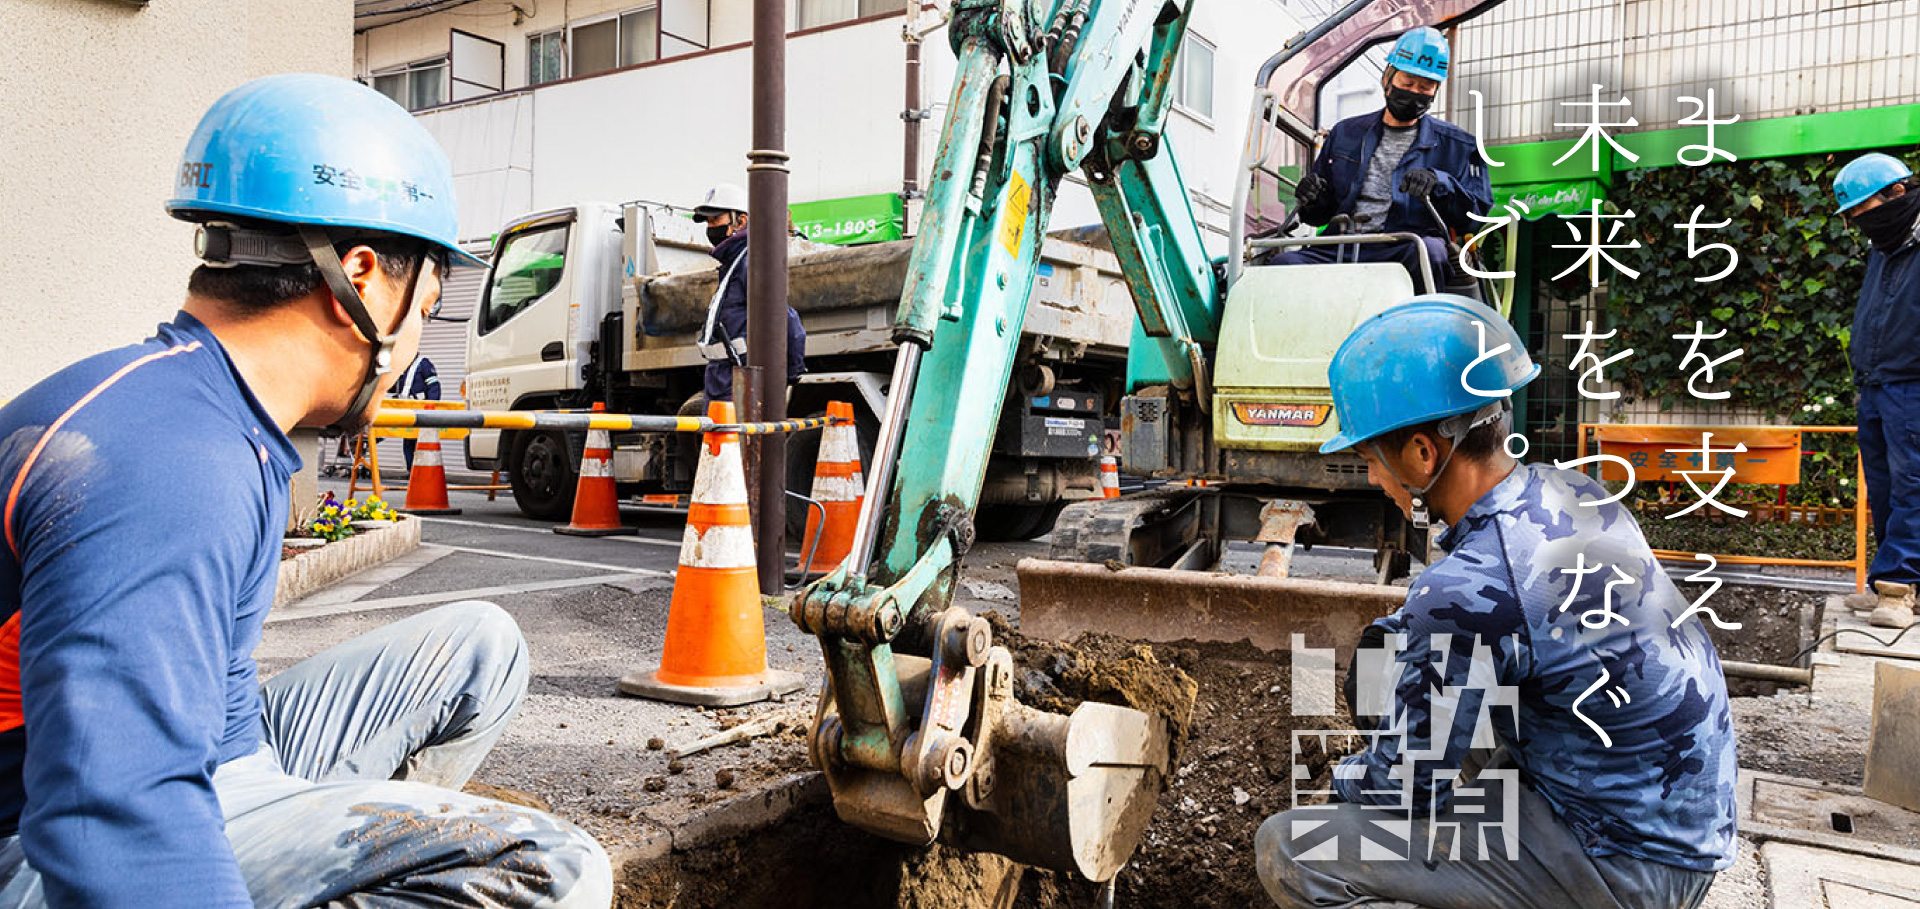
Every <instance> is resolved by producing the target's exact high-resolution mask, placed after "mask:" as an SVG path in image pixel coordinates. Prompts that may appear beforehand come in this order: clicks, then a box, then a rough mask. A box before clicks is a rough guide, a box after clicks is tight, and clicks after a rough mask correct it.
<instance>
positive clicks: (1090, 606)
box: [1018, 559, 1407, 667]
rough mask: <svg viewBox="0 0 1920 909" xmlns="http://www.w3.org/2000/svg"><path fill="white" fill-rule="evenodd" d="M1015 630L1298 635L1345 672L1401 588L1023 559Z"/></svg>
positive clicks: (1282, 642)
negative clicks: (1330, 654)
mask: <svg viewBox="0 0 1920 909" xmlns="http://www.w3.org/2000/svg"><path fill="white" fill-rule="evenodd" d="M1018 571H1019V576H1020V631H1021V632H1022V633H1023V634H1025V635H1027V636H1028V637H1033V638H1042V639H1046V640H1054V641H1070V640H1073V639H1074V638H1077V637H1079V636H1080V635H1082V634H1084V633H1086V632H1089V631H1098V632H1101V633H1103V634H1110V635H1114V636H1116V637H1122V638H1133V639H1138V640H1143V641H1169V642H1171V641H1217V642H1222V643H1232V642H1235V641H1243V640H1244V641H1250V642H1252V643H1253V645H1254V646H1256V647H1259V648H1261V649H1263V650H1272V651H1282V650H1287V649H1289V648H1291V647H1292V646H1293V636H1294V635H1296V634H1297V635H1301V636H1302V637H1303V643H1304V644H1305V645H1306V646H1307V647H1314V648H1332V649H1333V650H1334V651H1335V660H1336V662H1337V663H1338V665H1340V666H1341V667H1345V666H1346V665H1347V663H1348V661H1349V660H1351V659H1352V657H1353V645H1354V642H1355V641H1357V640H1359V638H1360V631H1361V629H1363V628H1365V627H1366V626H1367V624H1368V623H1370V622H1372V621H1373V620H1374V619H1377V618H1379V617H1380V616H1383V615H1386V614H1387V613H1390V612H1392V611H1393V610H1395V609H1398V608H1399V607H1400V604H1401V603H1402V602H1403V601H1404V600H1405V599H1406V596H1407V591H1406V589H1405V588H1403V587H1388V586H1381V585H1375V584H1352V583H1346V582H1341V581H1318V580H1303V579H1298V578H1272V577H1258V576H1248V575H1231V574H1221V573H1218V572H1210V571H1182V570H1175V569H1166V568H1137V567H1129V568H1110V567H1108V566H1107V565H1100V564H1087V563H1083V562H1061V561H1053V560H1048V559H1021V560H1020V564H1019V567H1018Z"/></svg>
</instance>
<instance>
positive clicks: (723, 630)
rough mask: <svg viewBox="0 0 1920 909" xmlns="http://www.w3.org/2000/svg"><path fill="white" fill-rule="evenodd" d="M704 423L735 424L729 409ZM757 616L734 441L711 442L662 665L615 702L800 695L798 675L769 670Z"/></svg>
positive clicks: (696, 483)
mask: <svg viewBox="0 0 1920 909" xmlns="http://www.w3.org/2000/svg"><path fill="white" fill-rule="evenodd" d="M707 418H708V419H710V420H712V421H713V422H715V423H719V424H727V423H732V422H733V421H734V417H733V403H732V402H730V401H715V402H713V403H712V404H710V405H708V407H707ZM760 610H761V607H760V581H759V572H758V571H757V570H756V569H755V567H754V553H753V525H752V522H751V521H750V520H749V519H748V515H747V480H746V470H745V468H744V466H743V465H742V464H741V461H740V436H739V435H738V434H736V433H731V432H710V433H707V435H706V438H705V440H704V444H702V445H701V447H700V469H699V472H698V473H696V474H695V475H694V480H693V503H692V504H691V505H689V506H688V507H687V529H686V533H685V536H683V537H682V538H681V544H680V570H679V572H678V573H677V575H676V576H675V578H674V582H673V602H672V605H671V606H670V607H669V609H668V612H667V638H666V645H665V649H664V651H663V652H662V654H661V657H660V665H659V667H658V668H654V669H641V670H638V671H635V672H631V673H628V674H627V675H626V676H625V677H623V678H621V679H620V692H621V693H622V694H631V695H634V696H636V697H643V698H653V699H655V700H660V701H672V702H674V703H676V704H699V705H702V706H707V707H731V706H734V705H736V704H748V703H752V702H754V701H764V700H766V699H768V698H771V697H776V696H779V695H782V694H787V693H789V692H794V691H798V690H800V686H801V684H802V680H801V677H800V674H799V673H797V672H782V671H780V670H777V669H768V668H767V638H766V623H765V620H764V618H763V616H762V615H761V611H760Z"/></svg>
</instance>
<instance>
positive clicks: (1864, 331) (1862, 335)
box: [1847, 237, 1920, 385]
mask: <svg viewBox="0 0 1920 909" xmlns="http://www.w3.org/2000/svg"><path fill="white" fill-rule="evenodd" d="M1847 354H1848V358H1849V359H1850V360H1852V361H1853V381H1854V384H1856V385H1892V384H1894V383H1895V382H1914V381H1920V238H1913V237H1909V238H1908V239H1907V245H1905V246H1902V247H1900V248H1899V249H1897V250H1895V251H1894V252H1893V254H1892V255H1887V254H1886V253H1883V252H1880V251H1879V250H1875V251H1874V252H1873V253H1872V254H1871V255H1869V256H1867V277H1866V280H1865V281H1863V282H1861V284H1860V303H1859V305H1857V306H1855V307H1854V309H1853V336H1852V338H1851V340H1850V341H1849V342H1848V345H1847Z"/></svg>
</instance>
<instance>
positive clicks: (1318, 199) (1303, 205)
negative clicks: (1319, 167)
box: [1293, 173, 1333, 223]
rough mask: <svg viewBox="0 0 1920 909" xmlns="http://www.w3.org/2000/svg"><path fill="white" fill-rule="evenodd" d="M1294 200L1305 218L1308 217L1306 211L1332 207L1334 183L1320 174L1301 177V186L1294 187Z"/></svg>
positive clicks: (1295, 205)
mask: <svg viewBox="0 0 1920 909" xmlns="http://www.w3.org/2000/svg"><path fill="white" fill-rule="evenodd" d="M1293 201H1294V207H1295V208H1296V209H1298V210H1299V211H1300V212H1302V214H1301V218H1302V219H1303V220H1305V219H1306V214H1305V213H1306V212H1314V211H1324V210H1327V209H1331V208H1332V207H1333V184H1331V183H1329V182H1327V178H1325V177H1322V176H1320V175H1319V174H1316V173H1309V174H1307V175H1306V176H1304V177H1301V178H1300V185H1299V186H1296V187H1294V190H1293ZM1309 223H1312V222H1309Z"/></svg>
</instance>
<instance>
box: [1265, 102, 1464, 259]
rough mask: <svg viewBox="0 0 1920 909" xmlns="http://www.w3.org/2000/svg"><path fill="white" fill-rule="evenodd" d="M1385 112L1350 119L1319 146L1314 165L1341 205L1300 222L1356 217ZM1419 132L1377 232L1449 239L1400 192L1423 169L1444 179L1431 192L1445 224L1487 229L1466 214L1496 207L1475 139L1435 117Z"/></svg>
mask: <svg viewBox="0 0 1920 909" xmlns="http://www.w3.org/2000/svg"><path fill="white" fill-rule="evenodd" d="M1384 112H1385V111H1384V110H1382V111H1375V112H1373V113H1370V114H1361V115H1360V116H1357V117H1348V118H1347V119H1345V120H1342V121H1340V122H1339V123H1336V124H1334V126H1333V130H1332V131H1331V132H1329V133H1328V134H1327V141H1326V142H1325V143H1323V144H1322V145H1321V147H1320V155H1319V156H1318V157H1316V158H1315V159H1314V161H1313V172H1314V173H1317V174H1319V175H1320V176H1321V177H1323V178H1325V179H1326V180H1327V182H1328V183H1330V184H1331V185H1332V186H1333V198H1335V199H1336V200H1338V205H1337V207H1336V208H1334V209H1333V210H1331V211H1321V212H1315V211H1307V210H1305V209H1303V210H1301V212H1300V219H1301V220H1303V221H1305V222H1307V223H1308V224H1315V225H1319V224H1325V223H1327V221H1329V220H1331V219H1332V218H1333V216H1334V215H1336V214H1340V213H1343V212H1345V213H1349V214H1351V213H1352V212H1353V206H1354V204H1355V203H1357V202H1358V201H1359V200H1360V184H1361V183H1363V182H1365V180H1366V178H1367V168H1368V167H1369V166H1371V164H1372V163H1373V151H1374V149H1376V148H1379V147H1380V138H1381V136H1382V135H1383V134H1384V132H1385V130H1386V128H1387V124H1386V121H1385V120H1384V119H1382V116H1381V115H1382V114H1383V113H1384ZM1418 127H1419V130H1420V132H1419V135H1417V136H1415V137H1414V140H1413V147H1412V148H1410V149H1408V150H1407V156H1406V157H1405V158H1402V159H1401V160H1400V165H1399V166H1398V167H1395V168H1394V170H1393V206H1392V207H1391V208H1389V209H1387V220H1386V223H1385V224H1384V225H1383V226H1382V227H1380V228H1379V230H1378V232H1381V233H1393V232H1396V231H1408V232H1411V233H1416V234H1420V235H1422V236H1429V237H1438V236H1444V235H1445V233H1446V231H1443V230H1441V229H1440V227H1439V226H1438V225H1436V224H1434V223H1433V215H1432V214H1431V213H1429V212H1428V211H1427V207H1426V206H1425V205H1423V204H1421V203H1420V201H1419V200H1418V199H1415V198H1413V197H1412V196H1409V195H1407V194H1406V193H1404V192H1401V191H1400V181H1401V180H1403V179H1405V178H1406V176H1407V171H1410V170H1413V169H1415V168H1421V167H1424V168H1426V169H1428V170H1431V171H1433V172H1434V174H1435V175H1436V176H1437V177H1439V179H1440V184H1439V186H1438V187H1436V188H1435V189H1434V191H1433V205H1434V207H1435V208H1437V209H1439V210H1440V214H1441V216H1442V217H1444V218H1446V219H1447V226H1448V227H1449V228H1451V229H1452V230H1453V231H1454V232H1456V233H1470V232H1472V231H1475V230H1479V229H1480V228H1482V227H1484V226H1485V225H1483V224H1481V223H1480V222H1477V221H1474V220H1473V219H1471V218H1469V217H1467V213H1468V212H1473V213H1475V214H1481V215H1484V214H1486V213H1487V210H1488V209H1490V208H1492V207H1493V187H1492V185H1491V184H1490V183H1489V182H1488V180H1487V169H1486V167H1485V166H1484V165H1483V164H1482V163H1481V161H1480V156H1479V151H1478V149H1476V148H1475V147H1474V140H1473V134H1472V133H1470V132H1467V131H1466V130H1464V129H1461V128H1460V127H1458V126H1455V125H1453V124H1451V123H1448V122H1447V121H1445V120H1441V119H1439V118H1438V117H1434V116H1432V115H1428V116H1424V117H1421V118H1420V121H1419V123H1418Z"/></svg>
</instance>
